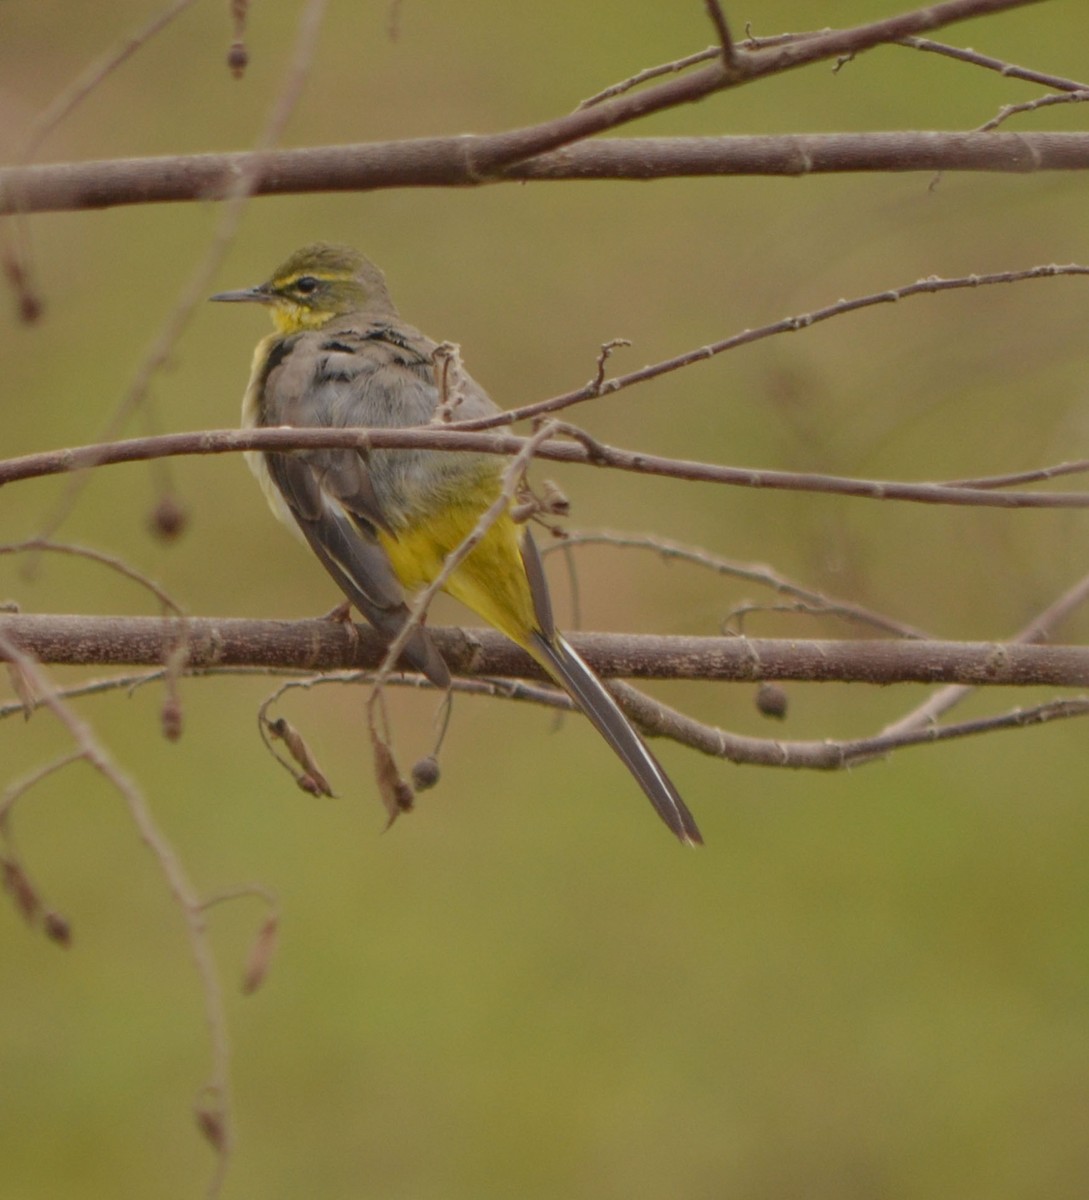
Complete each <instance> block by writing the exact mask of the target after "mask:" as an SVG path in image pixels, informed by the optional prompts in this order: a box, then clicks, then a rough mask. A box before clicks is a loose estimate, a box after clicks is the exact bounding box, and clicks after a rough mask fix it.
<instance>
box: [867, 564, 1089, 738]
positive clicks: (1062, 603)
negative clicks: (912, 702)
mask: <svg viewBox="0 0 1089 1200" xmlns="http://www.w3.org/2000/svg"><path fill="white" fill-rule="evenodd" d="M1086 601H1089V575H1084V576H1082V578H1081V579H1079V580H1077V582H1076V583H1074V584H1072V585H1071V586H1070V587H1068V588H1067V589H1066V591H1064V592H1063V593H1062V595H1061V596H1059V597H1058V598H1057V599H1056V600H1054V601H1052V603H1051V604H1049V605H1048V606H1047V608H1045V609H1044V610H1043V611H1042V612H1040V613H1038V614H1037V615H1036V616H1035V617H1033V619H1032V620H1031V621H1029V623H1028V624H1027V625H1025V626H1024V627H1023V628H1022V629H1020V630H1019V631H1018V632H1017V633H1015V634H1014V635H1013V637H1012V638H1011V639H1010V644H1011V645H1030V644H1031V643H1033V642H1041V641H1043V640H1045V639H1046V638H1047V637H1049V636H1050V635H1051V633H1052V631H1053V630H1055V629H1057V628H1058V626H1059V625H1060V624H1061V623H1062V622H1063V621H1065V620H1066V618H1067V617H1068V616H1069V615H1070V614H1071V613H1072V612H1074V611H1075V610H1076V609H1078V608H1080V607H1081V606H1082V605H1083V604H1085V603H1086ZM974 690H975V689H974V688H973V687H972V686H971V685H967V684H952V685H950V686H948V687H944V688H942V689H941V690H940V691H937V692H935V693H934V694H933V695H932V696H930V697H929V698H928V699H927V700H925V701H924V702H923V703H922V704H920V705H919V706H918V707H917V708H913V709H912V710H911V712H909V713H907V714H906V715H904V716H902V717H900V718H899V719H898V720H896V721H893V722H892V723H891V724H890V725H887V726H886V727H885V728H884V729H883V730H882V733H883V734H887V735H889V736H896V735H899V734H901V733H906V732H911V731H913V730H916V729H922V728H925V727H927V726H929V725H930V724H932V723H933V722H934V721H936V720H937V719H938V718H939V717H940V716H941V715H942V714H943V713H946V712H948V711H949V710H950V709H951V708H954V707H955V706H956V705H958V704H959V703H960V702H961V701H962V700H964V699H965V698H966V697H967V696H969V695H970V694H971V693H972V692H973V691H974Z"/></svg>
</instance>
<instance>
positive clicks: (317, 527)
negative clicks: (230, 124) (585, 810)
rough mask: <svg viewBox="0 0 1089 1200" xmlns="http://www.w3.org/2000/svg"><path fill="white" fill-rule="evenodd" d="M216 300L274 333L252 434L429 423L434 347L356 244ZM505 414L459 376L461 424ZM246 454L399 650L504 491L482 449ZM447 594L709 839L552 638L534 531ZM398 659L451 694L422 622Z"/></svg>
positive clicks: (249, 412)
mask: <svg viewBox="0 0 1089 1200" xmlns="http://www.w3.org/2000/svg"><path fill="white" fill-rule="evenodd" d="M212 299H213V300H233V301H254V302H257V303H259V304H264V305H265V306H266V307H268V309H269V310H270V312H271V314H272V320H273V324H274V325H275V326H276V332H275V333H274V334H271V335H270V336H268V337H266V338H264V339H262V341H261V342H259V343H258V346H257V350H256V352H255V354H254V359H253V370H252V373H251V375H250V382H249V386H248V388H247V389H246V395H245V398H244V400H243V402H242V420H243V424H244V425H246V426H248V427H251V428H253V427H263V426H279V425H294V426H298V427H314V426H317V427H332V428H348V427H357V426H361V427H384V428H390V427H395V428H401V427H406V426H413V425H426V424H427V423H428V422H429V421H430V420H431V418H432V416H433V414H434V412H435V410H436V407H437V406H438V404H439V403H440V395H439V389H438V387H437V385H436V380H435V366H434V361H433V356H434V352H435V350H436V349H437V344H436V343H435V342H433V341H432V340H431V339H430V338H428V337H425V336H424V335H423V334H422V333H420V332H419V330H417V329H413V328H412V326H411V325H406V324H405V323H404V322H403V321H402V320H401V319H400V317H399V316H398V313H397V309H396V308H395V307H394V304H393V301H392V300H391V299H390V295H389V292H388V291H387V289H386V282H385V277H384V276H383V275H382V272H381V271H380V270H379V269H378V268H377V267H376V266H375V265H374V264H373V263H371V262H370V261H369V260H367V259H366V258H364V257H363V256H362V255H361V254H359V253H358V252H357V251H355V250H353V249H351V248H350V247H347V246H332V245H326V244H324V243H319V244H316V245H312V246H307V247H305V248H304V249H302V250H299V251H297V252H296V253H295V254H293V255H292V256H291V257H290V258H289V259H288V260H287V262H285V263H284V264H283V266H281V267H280V268H279V270H277V271H276V272H274V274H273V275H272V277H271V279H269V280H268V281H267V282H265V283H261V284H258V285H257V286H256V287H251V288H245V289H243V290H241V291H234V292H221V293H220V294H219V295H216V296H213V297H212ZM498 411H499V410H498V409H497V408H496V406H495V404H493V403H492V401H491V400H490V399H489V397H488V395H487V393H485V391H484V390H483V388H481V387H480V386H479V384H477V383H476V382H475V381H474V380H472V379H470V378H469V377H468V376H463V377H461V378H460V379H459V388H458V398H457V416H458V417H459V418H463V419H471V418H474V417H482V416H490V415H492V414H494V413H496V412H498ZM247 459H248V461H249V464H250V466H251V468H252V469H253V471H254V473H255V474H256V475H257V478H258V479H259V480H260V482H261V485H262V487H263V489H264V491H265V495H266V497H267V498H268V500H269V503H270V504H271V506H272V509H273V511H274V512H275V513H276V514H277V516H279V517H280V518H281V519H282V520H284V521H285V522H286V523H287V524H288V525H289V526H291V527H293V528H294V529H296V530H297V531H298V532H300V533H301V534H302V536H303V537H304V538H305V540H306V542H307V543H308V544H309V546H310V548H311V549H312V550H313V551H314V553H315V554H316V555H317V557H318V558H319V560H320V561H321V563H322V565H323V566H324V567H325V569H326V570H327V571H328V572H329V574H330V575H332V577H333V578H334V579H335V580H336V582H337V584H338V586H339V587H340V588H341V590H342V591H343V592H344V594H345V595H346V596H347V597H348V599H349V600H350V601H351V602H352V603H353V604H354V605H355V606H356V607H357V608H358V609H359V610H360V612H362V613H363V615H364V616H365V617H366V618H367V619H368V620H369V621H370V622H371V624H372V625H374V626H375V628H376V629H378V630H379V631H380V632H381V633H383V634H385V635H386V636H387V637H388V638H390V639H391V640H392V638H393V637H395V636H396V635H397V634H398V633H399V632H400V630H401V628H402V626H403V624H404V622H405V620H406V618H407V616H408V607H407V604H406V602H405V593H406V592H409V593H411V592H413V591H416V590H418V589H419V588H421V587H423V586H426V585H427V584H428V583H430V582H432V581H433V580H434V579H435V578H437V576H438V575H439V573H440V571H441V570H442V566H443V562H444V560H445V559H446V557H447V556H448V555H449V554H451V553H452V552H453V551H454V550H456V549H457V547H458V546H459V545H461V543H462V542H463V541H464V540H465V538H466V537H468V535H469V534H470V533H471V532H472V531H473V529H474V528H475V527H476V524H477V522H478V521H479V519H480V516H481V514H482V513H484V512H485V511H486V510H487V509H488V508H489V507H490V506H491V505H492V504H493V503H494V502H495V501H496V499H497V497H498V496H499V494H500V490H501V486H502V483H501V480H502V473H503V465H502V461H501V460H500V459H498V458H496V457H494V456H492V455H485V454H469V453H447V452H443V451H438V450H370V451H357V450H313V451H298V450H296V451H291V452H290V453H272V454H263V453H250V454H248V455H247ZM445 589H446V591H448V592H449V593H450V594H451V595H453V596H454V597H455V598H457V599H458V600H460V601H462V603H464V604H465V605H467V606H468V607H469V608H471V609H472V610H473V611H474V612H475V613H477V614H478V615H479V616H481V617H483V619H484V620H485V621H487V622H488V623H489V624H491V625H494V626H495V627H496V628H497V629H499V630H500V631H501V632H502V633H504V634H506V636H507V637H509V638H510V639H511V641H513V642H515V643H517V644H518V645H519V646H521V647H522V648H523V649H524V650H526V651H527V652H528V653H529V654H531V655H532V656H533V658H534V659H535V660H536V661H537V662H538V663H540V665H541V666H542V667H543V668H544V669H545V670H546V671H547V672H548V674H549V675H550V676H551V677H552V678H553V679H554V680H555V681H556V682H557V683H558V684H559V685H560V686H561V687H563V688H564V690H565V691H566V692H567V693H568V694H569V695H570V696H571V698H572V700H573V701H574V702H575V704H576V705H577V706H578V707H579V708H580V709H581V710H582V711H583V712H584V713H585V714H586V716H587V717H589V718H590V720H591V721H592V722H593V724H594V726H595V727H596V728H597V729H598V731H599V732H600V733H601V735H602V736H603V737H604V738H605V740H606V741H607V742H608V743H609V745H610V746H612V748H613V749H614V750H615V751H616V753H617V754H618V755H619V756H620V758H621V759H622V760H623V762H624V763H625V765H626V766H627V767H628V769H629V770H630V771H631V773H632V775H634V777H635V778H636V780H637V781H638V783H639V785H640V786H641V787H642V789H643V791H644V792H645V793H646V794H647V796H648V797H649V799H650V801H651V803H652V804H653V805H654V807H655V809H656V810H657V811H658V813H659V815H660V816H661V818H662V820H663V821H665V823H666V824H667V825H668V826H669V828H670V829H672V830H673V832H674V833H675V834H676V835H677V837H678V838H679V839H680V840H681V841H682V842H686V843H688V844H697V843H699V842H701V841H702V838H701V837H700V833H699V830H698V829H697V828H696V823H695V821H694V820H693V818H692V814H691V813H690V812H689V811H688V809H687V808H686V807H685V805H684V801H683V800H682V799H681V797H680V796H679V794H678V793H677V789H676V788H675V787H674V786H673V783H672V781H671V780H670V778H669V776H668V775H666V773H665V771H664V770H663V769H662V767H661V765H660V764H659V763H658V760H657V759H656V758H655V757H654V755H653V754H652V753H651V752H650V750H649V749H648V748H647V746H646V744H645V743H644V742H643V739H642V738H641V737H640V736H639V734H638V733H637V732H636V731H635V729H634V728H633V727H632V725H631V723H630V722H629V721H628V719H627V718H626V717H625V716H624V714H623V713H622V712H621V711H620V709H619V708H618V707H617V704H616V701H615V700H613V698H612V696H610V695H609V693H608V691H606V689H605V687H604V685H603V684H602V683H601V680H600V679H598V677H597V676H596V675H595V674H594V672H593V671H592V670H591V669H590V668H589V666H587V664H586V663H585V662H584V661H583V660H582V658H580V657H579V655H578V654H576V652H575V651H574V649H573V648H572V647H571V646H570V644H569V643H568V642H567V641H566V639H565V638H564V637H563V636H562V635H561V634H560V633H559V632H558V631H557V630H556V628H555V626H554V624H553V622H552V612H551V605H550V602H549V599H548V590H547V586H546V584H545V578H544V572H543V570H542V567H541V562H540V556H539V554H538V551H537V548H536V545H535V543H534V541H533V538H532V537H531V535H530V533H529V531H528V529H526V528H524V527H522V526H519V525H518V524H516V523H515V521H514V518H513V517H512V516H511V514H510V513H509V512H506V513H504V514H503V515H502V516H501V517H500V518H499V520H497V521H496V522H495V523H494V524H493V525H492V526H491V527H490V528H489V530H488V531H487V533H486V534H485V536H484V538H483V539H482V540H481V542H480V543H479V545H477V546H476V547H475V548H474V549H473V551H472V552H471V553H470V554H469V555H468V556H467V557H466V558H465V560H464V561H463V562H462V563H461V564H460V565H459V566H458V568H457V569H456V570H455V571H454V572H453V573H452V574H451V575H450V577H449V579H448V580H447V581H446V583H445ZM404 659H405V661H406V662H407V663H408V665H410V666H412V667H414V668H415V669H416V670H418V671H421V672H422V673H423V674H424V675H426V676H427V678H428V679H430V680H431V682H432V683H434V684H435V685H436V686H438V687H446V686H447V685H448V684H449V682H450V674H449V670H448V668H447V666H446V663H445V662H444V661H443V658H442V655H441V654H440V653H439V651H438V649H437V647H436V646H435V644H434V641H433V640H432V638H431V636H430V635H429V634H428V632H427V629H426V628H425V627H423V626H420V627H418V628H417V629H415V630H413V632H412V634H411V636H410V637H409V640H408V642H407V644H406V646H405V650H404Z"/></svg>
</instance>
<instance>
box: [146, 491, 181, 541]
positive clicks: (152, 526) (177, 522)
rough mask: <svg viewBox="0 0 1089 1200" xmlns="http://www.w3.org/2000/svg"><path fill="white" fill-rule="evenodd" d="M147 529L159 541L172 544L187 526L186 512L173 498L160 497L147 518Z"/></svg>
mask: <svg viewBox="0 0 1089 1200" xmlns="http://www.w3.org/2000/svg"><path fill="white" fill-rule="evenodd" d="M147 524H148V529H149V531H150V532H151V534H152V536H153V537H157V538H159V539H160V541H164V542H172V541H174V539H175V538H178V537H181V535H182V534H183V533H184V532H185V528H186V526H187V525H188V524H189V513H188V511H187V510H186V509H185V508H184V507H183V506H182V505H181V504H179V503H178V501H177V500H176V499H175V498H174V497H173V496H169V495H167V496H162V497H160V499H159V502H158V504H156V505H155V508H154V509H153V510H152V513H151V516H150V517H149V518H148V523H147Z"/></svg>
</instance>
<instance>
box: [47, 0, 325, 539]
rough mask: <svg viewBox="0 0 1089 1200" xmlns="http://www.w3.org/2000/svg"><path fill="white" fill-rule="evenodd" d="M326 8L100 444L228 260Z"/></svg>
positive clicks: (141, 395)
mask: <svg viewBox="0 0 1089 1200" xmlns="http://www.w3.org/2000/svg"><path fill="white" fill-rule="evenodd" d="M327 4H328V0H309V2H308V3H307V4H306V6H305V8H304V9H303V12H302V16H301V17H300V19H299V26H298V32H297V33H296V37H295V48H294V53H293V56H292V61H291V63H290V64H289V66H288V70H287V73H286V75H285V78H284V82H283V85H282V86H281V88H280V90H279V92H278V94H277V96H276V99H275V101H274V103H273V105H272V109H271V111H270V113H269V116H268V118H267V120H266V122H265V127H264V129H263V130H262V132H261V135H260V136H259V137H258V139H257V142H256V146H255V151H254V153H253V154H252V155H251V156H250V157H249V158H248V159H247V162H246V165H245V167H244V169H243V170H241V171H240V172H238V173H237V174H236V175H235V176H234V177H233V178H232V181H231V184H230V187H229V188H228V190H227V192H226V194H225V196H224V197H223V198H224V199H225V201H226V206H225V208H224V211H223V213H222V215H221V217H220V221H219V225H218V228H217V229H216V231H215V233H214V235H213V237H212V240H211V242H210V244H209V246H208V249H207V250H206V251H205V253H204V256H203V258H202V259H201V261H200V263H199V264H198V266H197V268H196V270H195V271H194V272H193V273H192V275H191V276H190V278H189V281H188V282H187V283H186V284H185V286H184V287H183V288H182V290H181V293H180V295H179V296H178V300H177V302H176V303H175V305H174V308H173V310H172V311H171V312H170V313H169V315H168V316H167V318H166V320H165V321H164V322H163V324H162V326H161V327H160V329H159V332H158V334H157V335H156V336H155V338H154V340H153V341H152V343H151V345H150V346H149V347H148V349H147V350H146V351H145V353H144V357H143V359H142V360H141V362H140V364H139V366H138V367H137V369H136V374H135V375H134V377H133V380H132V382H131V383H130V384H129V387H128V389H127V391H126V392H125V395H124V396H123V397H122V399H121V401H120V403H119V404H118V405H117V407H116V408H115V410H114V412H113V414H112V415H111V417H110V418H109V420H108V421H107V422H106V424H105V426H104V428H103V431H102V434H101V437H102V439H103V440H109V439H111V438H113V437H116V435H117V433H118V432H119V431H120V430H121V429H122V428H123V427H124V425H125V422H126V421H127V420H128V419H129V417H130V416H131V415H132V414H133V413H134V412H135V411H137V409H139V407H140V406H141V405H142V404H143V403H144V401H145V400H146V398H147V395H148V391H149V389H150V387H151V383H152V381H153V380H154V378H155V376H156V375H157V374H158V373H159V371H160V370H161V369H162V367H163V365H164V364H165V363H166V362H167V361H168V359H169V358H170V355H171V354H172V353H173V351H174V347H175V345H176V344H177V342H178V339H179V338H180V337H181V336H182V334H183V333H184V331H185V329H186V327H187V326H188V324H189V322H190V320H191V319H192V316H193V313H194V311H195V310H196V308H197V306H198V305H200V304H202V303H203V302H204V301H205V300H206V299H207V298H208V293H209V292H210V291H211V289H212V281H213V280H214V278H215V274H216V272H217V271H218V270H219V268H220V266H221V265H222V263H223V260H224V259H225V258H226V256H227V251H228V250H229V249H230V247H231V244H232V243H233V241H234V238H235V236H236V235H237V233H238V230H239V227H240V226H241V222H242V217H243V215H244V213H245V209H246V205H247V204H248V202H249V200H250V198H251V197H252V195H253V193H254V189H255V186H256V183H257V181H258V179H259V178H260V175H261V171H262V170H263V169H265V158H264V156H265V154H266V153H267V151H268V150H269V149H271V147H272V146H274V145H275V144H276V142H277V141H279V139H280V138H281V136H282V135H283V131H284V129H285V127H286V125H287V122H288V120H289V118H290V116H291V114H292V112H293V111H294V109H295V107H296V105H297V104H298V101H299V98H300V96H301V95H302V90H303V87H304V85H305V82H306V78H307V74H308V72H309V68H310V64H311V62H312V61H313V56H314V52H315V50H316V47H317V40H318V34H319V33H320V30H321V24H322V20H323V18H324V15H325V9H326V6H327ZM92 465H93V464H92ZM87 481H88V476H86V475H85V476H82V477H75V478H73V479H72V480H71V481H69V484H68V487H67V488H66V489H65V491H64V494H63V495H62V496H61V498H60V500H59V502H58V503H57V505H56V506H55V507H54V509H53V511H52V512H51V513H50V514H49V515H48V516H47V517H46V518H45V520H44V522H43V526H42V530H41V536H43V537H48V536H49V535H50V534H52V533H53V532H54V531H55V530H56V529H57V528H58V527H59V526H60V525H61V524H62V523H63V522H64V521H65V520H66V519H67V517H68V516H69V514H70V513H71V512H72V509H73V508H74V506H75V503H76V500H77V499H78V496H79V494H80V492H81V491H82V489H83V487H84V486H86V483H87Z"/></svg>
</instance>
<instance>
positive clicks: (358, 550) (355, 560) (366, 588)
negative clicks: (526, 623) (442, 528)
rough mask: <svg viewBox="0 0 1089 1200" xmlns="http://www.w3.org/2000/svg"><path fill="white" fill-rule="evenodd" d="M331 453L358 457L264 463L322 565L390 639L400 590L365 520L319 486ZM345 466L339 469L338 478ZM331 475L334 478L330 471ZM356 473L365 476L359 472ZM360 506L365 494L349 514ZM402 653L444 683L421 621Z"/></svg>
mask: <svg viewBox="0 0 1089 1200" xmlns="http://www.w3.org/2000/svg"><path fill="white" fill-rule="evenodd" d="M335 455H339V456H341V457H343V458H349V457H351V458H356V459H358V455H356V453H355V451H322V452H318V455H317V458H318V470H317V471H315V469H314V467H313V466H312V465H311V463H310V461H309V458H310V456H308V455H303V454H297V453H296V454H269V455H267V457H266V462H267V465H268V470H269V474H270V475H271V477H272V480H273V482H274V483H275V484H276V487H277V488H278V490H279V492H280V494H281V495H282V496H283V498H284V503H285V504H286V505H287V507H288V508H289V510H290V511H291V514H292V516H293V517H294V518H295V521H296V522H297V524H298V526H299V528H300V529H301V530H302V532H303V535H304V536H305V538H306V540H307V542H308V543H309V544H310V547H311V549H312V550H313V551H314V553H315V554H316V555H317V556H318V558H319V559H320V560H321V562H322V565H323V566H324V567H325V569H326V570H327V571H328V572H329V574H330V575H332V577H333V578H334V579H335V580H336V582H337V584H338V585H339V586H340V588H341V590H342V591H343V592H344V594H345V595H346V596H347V597H348V598H349V599H350V600H351V602H352V603H353V604H354V605H355V606H356V608H358V609H359V611H360V612H361V613H362V614H363V615H364V616H365V617H366V618H367V620H368V621H369V622H370V623H371V624H372V625H373V626H374V627H375V628H376V629H377V630H378V631H379V633H381V634H383V635H384V636H385V637H387V638H389V639H391V640H392V639H393V638H394V637H396V636H397V634H398V633H400V631H401V628H402V626H403V625H404V623H405V621H406V620H407V618H408V606H407V605H406V603H405V595H404V589H403V588H402V587H401V584H400V582H399V580H398V579H397V576H396V575H395V574H394V571H393V567H392V565H391V564H390V561H389V558H388V557H387V555H386V552H385V551H384V550H383V549H382V547H381V545H380V544H379V542H378V539H377V537H376V536H375V533H374V531H373V529H371V528H369V527H368V525H367V523H366V521H363V520H360V519H358V517H356V518H355V519H353V517H352V516H350V515H349V512H348V511H346V507H345V505H344V504H343V502H342V501H341V500H340V499H338V498H337V497H336V496H335V495H332V494H330V492H328V491H326V490H325V489H324V488H323V487H322V483H321V477H325V478H329V477H330V470H328V469H326V468H325V466H324V465H323V463H324V460H326V459H328V458H331V457H333V456H335ZM346 470H348V468H343V469H342V470H341V472H340V477H341V478H343V474H344V471H346ZM332 474H333V477H334V478H335V477H336V471H335V469H333V471H332ZM361 475H362V478H363V479H365V478H366V472H365V470H363V471H362V472H361ZM365 508H366V503H365V497H362V496H357V502H356V503H355V504H353V505H352V511H353V513H354V512H356V511H360V512H361V511H363V510H364V509H365ZM404 657H405V659H406V660H407V661H408V662H409V663H411V665H412V666H413V667H415V668H416V669H417V670H418V671H422V672H423V674H424V675H426V676H427V677H428V679H430V680H431V682H432V683H434V684H435V685H436V686H437V687H446V686H448V685H449V682H450V672H449V670H448V669H447V666H446V663H445V662H444V661H443V658H442V655H441V654H440V653H439V651H438V648H437V647H436V646H435V644H434V642H433V641H432V639H431V636H430V634H428V632H427V630H426V629H425V628H424V627H423V626H422V625H421V626H419V627H417V628H416V629H414V630H413V631H412V634H411V636H410V637H409V639H408V642H407V643H406V644H405V649H404Z"/></svg>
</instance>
